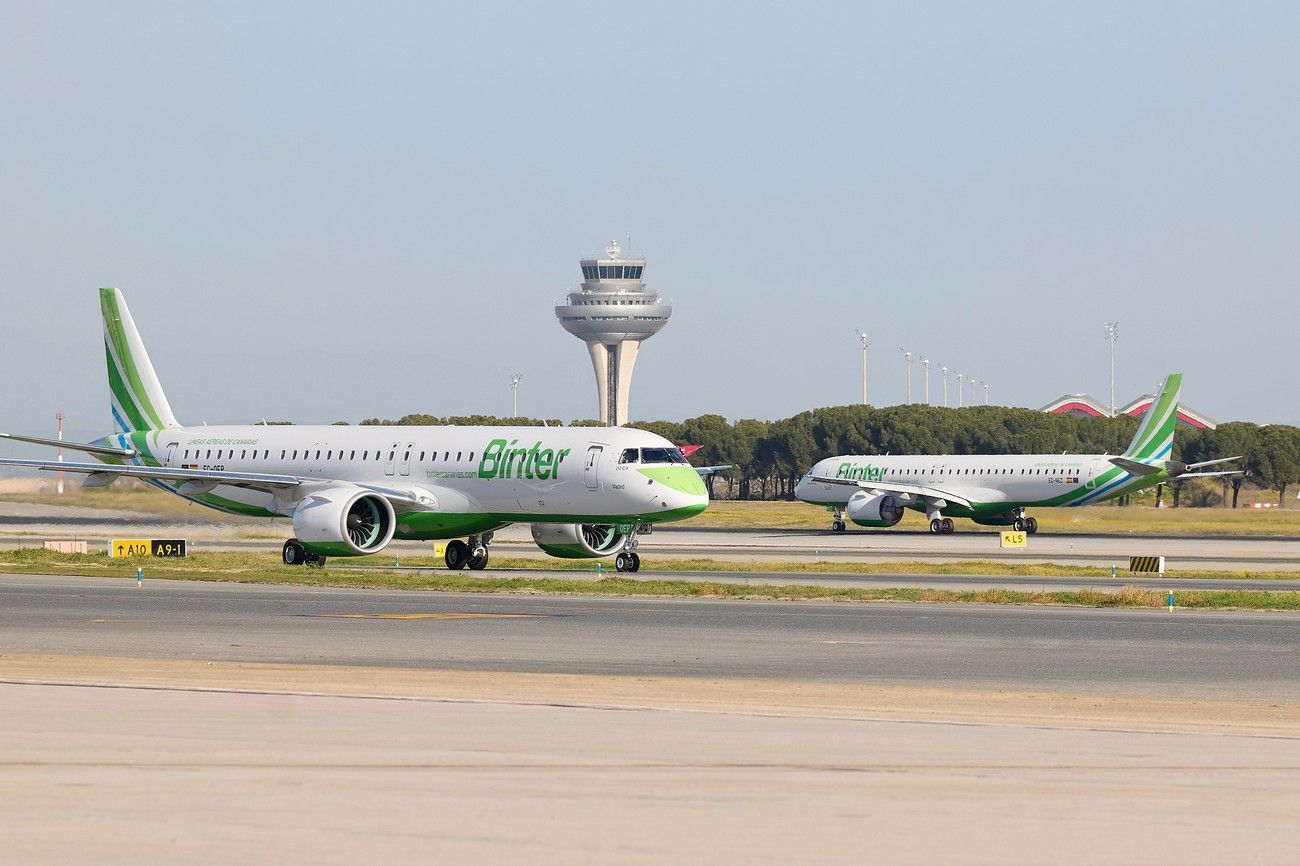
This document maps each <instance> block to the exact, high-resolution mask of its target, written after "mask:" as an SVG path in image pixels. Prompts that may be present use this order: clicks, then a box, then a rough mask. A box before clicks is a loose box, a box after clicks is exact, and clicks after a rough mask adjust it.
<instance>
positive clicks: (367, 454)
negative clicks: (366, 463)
mask: <svg viewBox="0 0 1300 866" xmlns="http://www.w3.org/2000/svg"><path fill="white" fill-rule="evenodd" d="M361 459H362V460H369V459H370V449H369V448H367V449H366V450H365V451H362V452H361Z"/></svg>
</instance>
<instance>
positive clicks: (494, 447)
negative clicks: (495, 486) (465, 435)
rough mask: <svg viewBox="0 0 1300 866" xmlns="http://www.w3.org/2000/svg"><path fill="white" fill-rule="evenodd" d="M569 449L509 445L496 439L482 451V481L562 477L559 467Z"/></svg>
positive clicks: (538, 445) (480, 475) (537, 443)
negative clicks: (488, 479)
mask: <svg viewBox="0 0 1300 866" xmlns="http://www.w3.org/2000/svg"><path fill="white" fill-rule="evenodd" d="M569 450H570V449H568V448H558V449H553V448H543V447H542V443H541V442H534V443H533V444H532V446H531V447H529V446H522V447H521V446H519V440H518V439H511V440H510V441H509V442H506V440H504V439H493V440H492V441H491V442H489V443H488V444H487V447H486V448H484V449H483V459H482V460H480V461H479V462H478V477H479V478H512V477H513V478H536V479H538V480H540V481H547V480H550V479H552V478H555V477H556V476H558V475H559V474H560V464H561V463H563V462H564V458H565V457H567V456H568V454H569Z"/></svg>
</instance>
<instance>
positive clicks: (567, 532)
mask: <svg viewBox="0 0 1300 866" xmlns="http://www.w3.org/2000/svg"><path fill="white" fill-rule="evenodd" d="M626 538H627V533H624V532H619V530H618V527H617V526H612V525H610V524H608V523H534V524H533V541H534V542H536V543H537V546H538V547H540V548H541V549H542V550H543V551H545V552H546V554H547V555H549V556H554V557H558V558H560V559H597V558H599V557H602V556H613V555H614V554H615V553H618V552H619V550H621V549H622V548H623V542H624V540H625V539H626Z"/></svg>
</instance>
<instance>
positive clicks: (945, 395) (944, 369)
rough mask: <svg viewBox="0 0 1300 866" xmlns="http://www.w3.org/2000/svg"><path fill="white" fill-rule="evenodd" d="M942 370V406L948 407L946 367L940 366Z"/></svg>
mask: <svg viewBox="0 0 1300 866" xmlns="http://www.w3.org/2000/svg"><path fill="white" fill-rule="evenodd" d="M941 369H942V370H943V408H945V409H947V408H948V368H947V367H942V368H941Z"/></svg>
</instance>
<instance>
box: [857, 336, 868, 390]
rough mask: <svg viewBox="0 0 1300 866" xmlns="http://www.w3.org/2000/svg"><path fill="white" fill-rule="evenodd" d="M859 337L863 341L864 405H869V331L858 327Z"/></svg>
mask: <svg viewBox="0 0 1300 866" xmlns="http://www.w3.org/2000/svg"><path fill="white" fill-rule="evenodd" d="M858 339H859V340H861V341H862V405H863V406H865V405H867V345H868V340H867V332H866V331H863V330H861V329H858Z"/></svg>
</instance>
